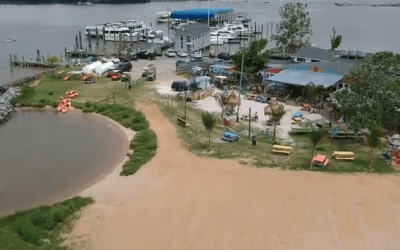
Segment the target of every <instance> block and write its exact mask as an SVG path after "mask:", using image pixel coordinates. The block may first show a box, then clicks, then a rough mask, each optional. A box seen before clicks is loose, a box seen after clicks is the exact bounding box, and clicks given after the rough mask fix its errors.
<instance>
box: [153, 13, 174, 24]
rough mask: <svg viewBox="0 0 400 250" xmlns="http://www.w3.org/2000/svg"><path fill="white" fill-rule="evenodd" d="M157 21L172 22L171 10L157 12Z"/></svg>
mask: <svg viewBox="0 0 400 250" xmlns="http://www.w3.org/2000/svg"><path fill="white" fill-rule="evenodd" d="M156 21H157V23H168V22H172V21H173V19H172V18H171V11H162V12H158V13H157V16H156Z"/></svg>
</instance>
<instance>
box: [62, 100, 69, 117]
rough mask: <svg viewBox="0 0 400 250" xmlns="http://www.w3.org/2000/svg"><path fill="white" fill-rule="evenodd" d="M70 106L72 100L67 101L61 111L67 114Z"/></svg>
mask: <svg viewBox="0 0 400 250" xmlns="http://www.w3.org/2000/svg"><path fill="white" fill-rule="evenodd" d="M70 106H71V103H70V102H67V103H66V104H65V105H64V106H63V107H62V109H61V113H63V114H65V113H66V112H68V111H69V108H70Z"/></svg>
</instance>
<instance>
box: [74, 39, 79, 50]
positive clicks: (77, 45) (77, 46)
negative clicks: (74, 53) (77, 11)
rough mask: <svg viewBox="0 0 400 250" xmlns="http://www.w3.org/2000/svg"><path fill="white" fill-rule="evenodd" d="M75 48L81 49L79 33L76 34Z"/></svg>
mask: <svg viewBox="0 0 400 250" xmlns="http://www.w3.org/2000/svg"><path fill="white" fill-rule="evenodd" d="M75 48H76V49H77V50H78V49H79V43H78V35H75Z"/></svg>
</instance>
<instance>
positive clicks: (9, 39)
mask: <svg viewBox="0 0 400 250" xmlns="http://www.w3.org/2000/svg"><path fill="white" fill-rule="evenodd" d="M16 41H17V39H15V38H8V39H6V40H4V42H6V43H11V42H16Z"/></svg>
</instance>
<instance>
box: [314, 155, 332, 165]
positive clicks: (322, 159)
mask: <svg viewBox="0 0 400 250" xmlns="http://www.w3.org/2000/svg"><path fill="white" fill-rule="evenodd" d="M328 164H329V160H328V159H327V158H326V156H325V155H317V156H315V157H314V158H313V160H312V165H313V167H326V166H328Z"/></svg>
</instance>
